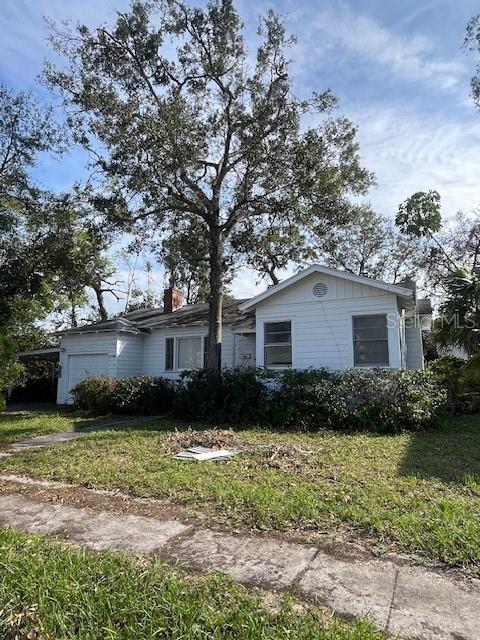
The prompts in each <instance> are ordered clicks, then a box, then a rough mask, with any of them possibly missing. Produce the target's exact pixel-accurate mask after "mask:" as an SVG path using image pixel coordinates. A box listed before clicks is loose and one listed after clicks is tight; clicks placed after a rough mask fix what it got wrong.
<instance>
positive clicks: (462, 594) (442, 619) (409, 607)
mask: <svg viewBox="0 0 480 640" xmlns="http://www.w3.org/2000/svg"><path fill="white" fill-rule="evenodd" d="M388 632H389V633H390V634H392V635H396V634H402V635H403V636H406V637H410V638H417V637H420V638H425V639H428V640H478V639H479V638H480V588H479V587H475V586H473V585H471V586H467V585H461V584H459V583H458V582H456V581H455V580H452V579H449V578H445V577H443V576H441V575H439V574H437V573H434V572H433V571H432V572H430V571H425V569H421V568H415V567H411V568H410V567H402V568H401V569H400V573H399V575H398V579H397V588H396V589H395V597H394V600H393V606H392V611H391V614H390V623H389V625H388Z"/></svg>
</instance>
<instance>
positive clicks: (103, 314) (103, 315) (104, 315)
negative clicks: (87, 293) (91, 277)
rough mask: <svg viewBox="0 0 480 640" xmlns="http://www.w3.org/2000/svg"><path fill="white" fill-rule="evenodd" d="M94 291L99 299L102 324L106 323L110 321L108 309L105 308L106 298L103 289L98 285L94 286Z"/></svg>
mask: <svg viewBox="0 0 480 640" xmlns="http://www.w3.org/2000/svg"><path fill="white" fill-rule="evenodd" d="M92 289H93V290H94V291H95V295H96V297H97V304H98V312H99V314H100V320H101V321H102V322H105V320H108V311H107V308H106V307H105V298H104V296H103V291H102V288H101V287H98V286H96V285H92Z"/></svg>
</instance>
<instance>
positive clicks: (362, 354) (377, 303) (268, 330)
mask: <svg viewBox="0 0 480 640" xmlns="http://www.w3.org/2000/svg"><path fill="white" fill-rule="evenodd" d="M428 302H429V301H421V300H420V301H419V300H417V298H416V290H415V286H414V284H413V283H411V282H410V283H403V284H402V285H392V284H387V283H385V282H381V281H379V280H372V279H370V278H366V277H363V276H355V275H352V274H350V273H346V272H343V271H338V270H336V269H331V268H328V267H324V266H320V265H312V266H310V267H308V268H306V269H304V270H303V271H301V272H299V273H297V274H296V275H294V276H292V277H291V278H288V279H286V280H284V281H283V282H280V283H279V284H277V285H276V286H274V287H272V288H270V289H267V290H266V291H264V292H263V293H261V294H259V295H257V296H255V297H253V298H250V299H248V300H233V301H226V302H225V303H224V310H223V342H222V356H221V362H222V366H223V367H226V368H234V367H245V366H257V367H269V368H275V369H283V368H288V367H293V368H300V369H304V368H309V367H313V368H319V367H327V368H329V369H332V370H342V369H346V368H349V367H389V368H392V369H397V368H408V369H422V368H423V353H422V332H421V326H420V322H419V321H418V320H419V319H421V317H422V316H427V315H428V314H429V309H430V307H429V304H428ZM430 312H431V309H430ZM207 333H208V305H206V304H197V305H186V306H183V304H182V294H181V293H180V292H179V291H178V290H176V289H167V290H166V291H165V295H164V305H163V307H162V308H159V309H151V310H148V311H146V310H141V311H134V312H132V313H126V314H124V315H122V316H119V317H116V318H114V319H112V320H108V321H106V322H100V323H96V324H90V325H87V326H82V327H78V328H74V329H69V330H67V331H64V332H62V334H61V344H60V376H59V383H58V396H57V401H58V403H59V404H63V403H68V402H71V395H70V391H71V389H72V388H73V387H74V386H75V385H76V384H78V383H79V382H80V381H81V380H83V379H84V378H86V377H88V376H93V375H97V376H98V375H101V376H112V377H114V378H127V377H132V376H139V375H152V376H164V377H168V378H178V377H179V375H180V373H181V372H182V371H183V370H186V369H192V368H200V367H202V366H204V363H205V357H206V352H207V347H208V342H207V341H208V336H207Z"/></svg>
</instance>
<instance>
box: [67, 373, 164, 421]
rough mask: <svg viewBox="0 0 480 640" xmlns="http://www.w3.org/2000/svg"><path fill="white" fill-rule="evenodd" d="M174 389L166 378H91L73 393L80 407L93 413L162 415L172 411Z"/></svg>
mask: <svg viewBox="0 0 480 640" xmlns="http://www.w3.org/2000/svg"><path fill="white" fill-rule="evenodd" d="M174 390H175V386H174V383H173V382H171V381H170V380H167V379H165V378H152V377H149V376H143V377H136V378H125V379H121V380H117V379H114V378H98V377H92V378H87V379H86V380H83V381H82V382H80V384H78V385H77V386H76V387H75V388H74V389H73V391H72V394H73V397H74V401H75V404H76V406H77V407H78V408H80V409H86V410H88V411H91V412H92V413H97V414H102V413H121V414H127V415H160V414H162V413H166V412H167V411H170V410H171V408H172V405H173V396H174Z"/></svg>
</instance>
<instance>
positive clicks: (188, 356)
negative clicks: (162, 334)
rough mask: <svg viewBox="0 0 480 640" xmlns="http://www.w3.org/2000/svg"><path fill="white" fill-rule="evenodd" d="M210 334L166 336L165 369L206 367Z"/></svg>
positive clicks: (179, 369)
mask: <svg viewBox="0 0 480 640" xmlns="http://www.w3.org/2000/svg"><path fill="white" fill-rule="evenodd" d="M207 355H208V336H175V337H173V336H172V337H168V338H165V369H164V370H165V371H181V370H184V369H201V368H202V367H204V368H205V366H206V361H207Z"/></svg>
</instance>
